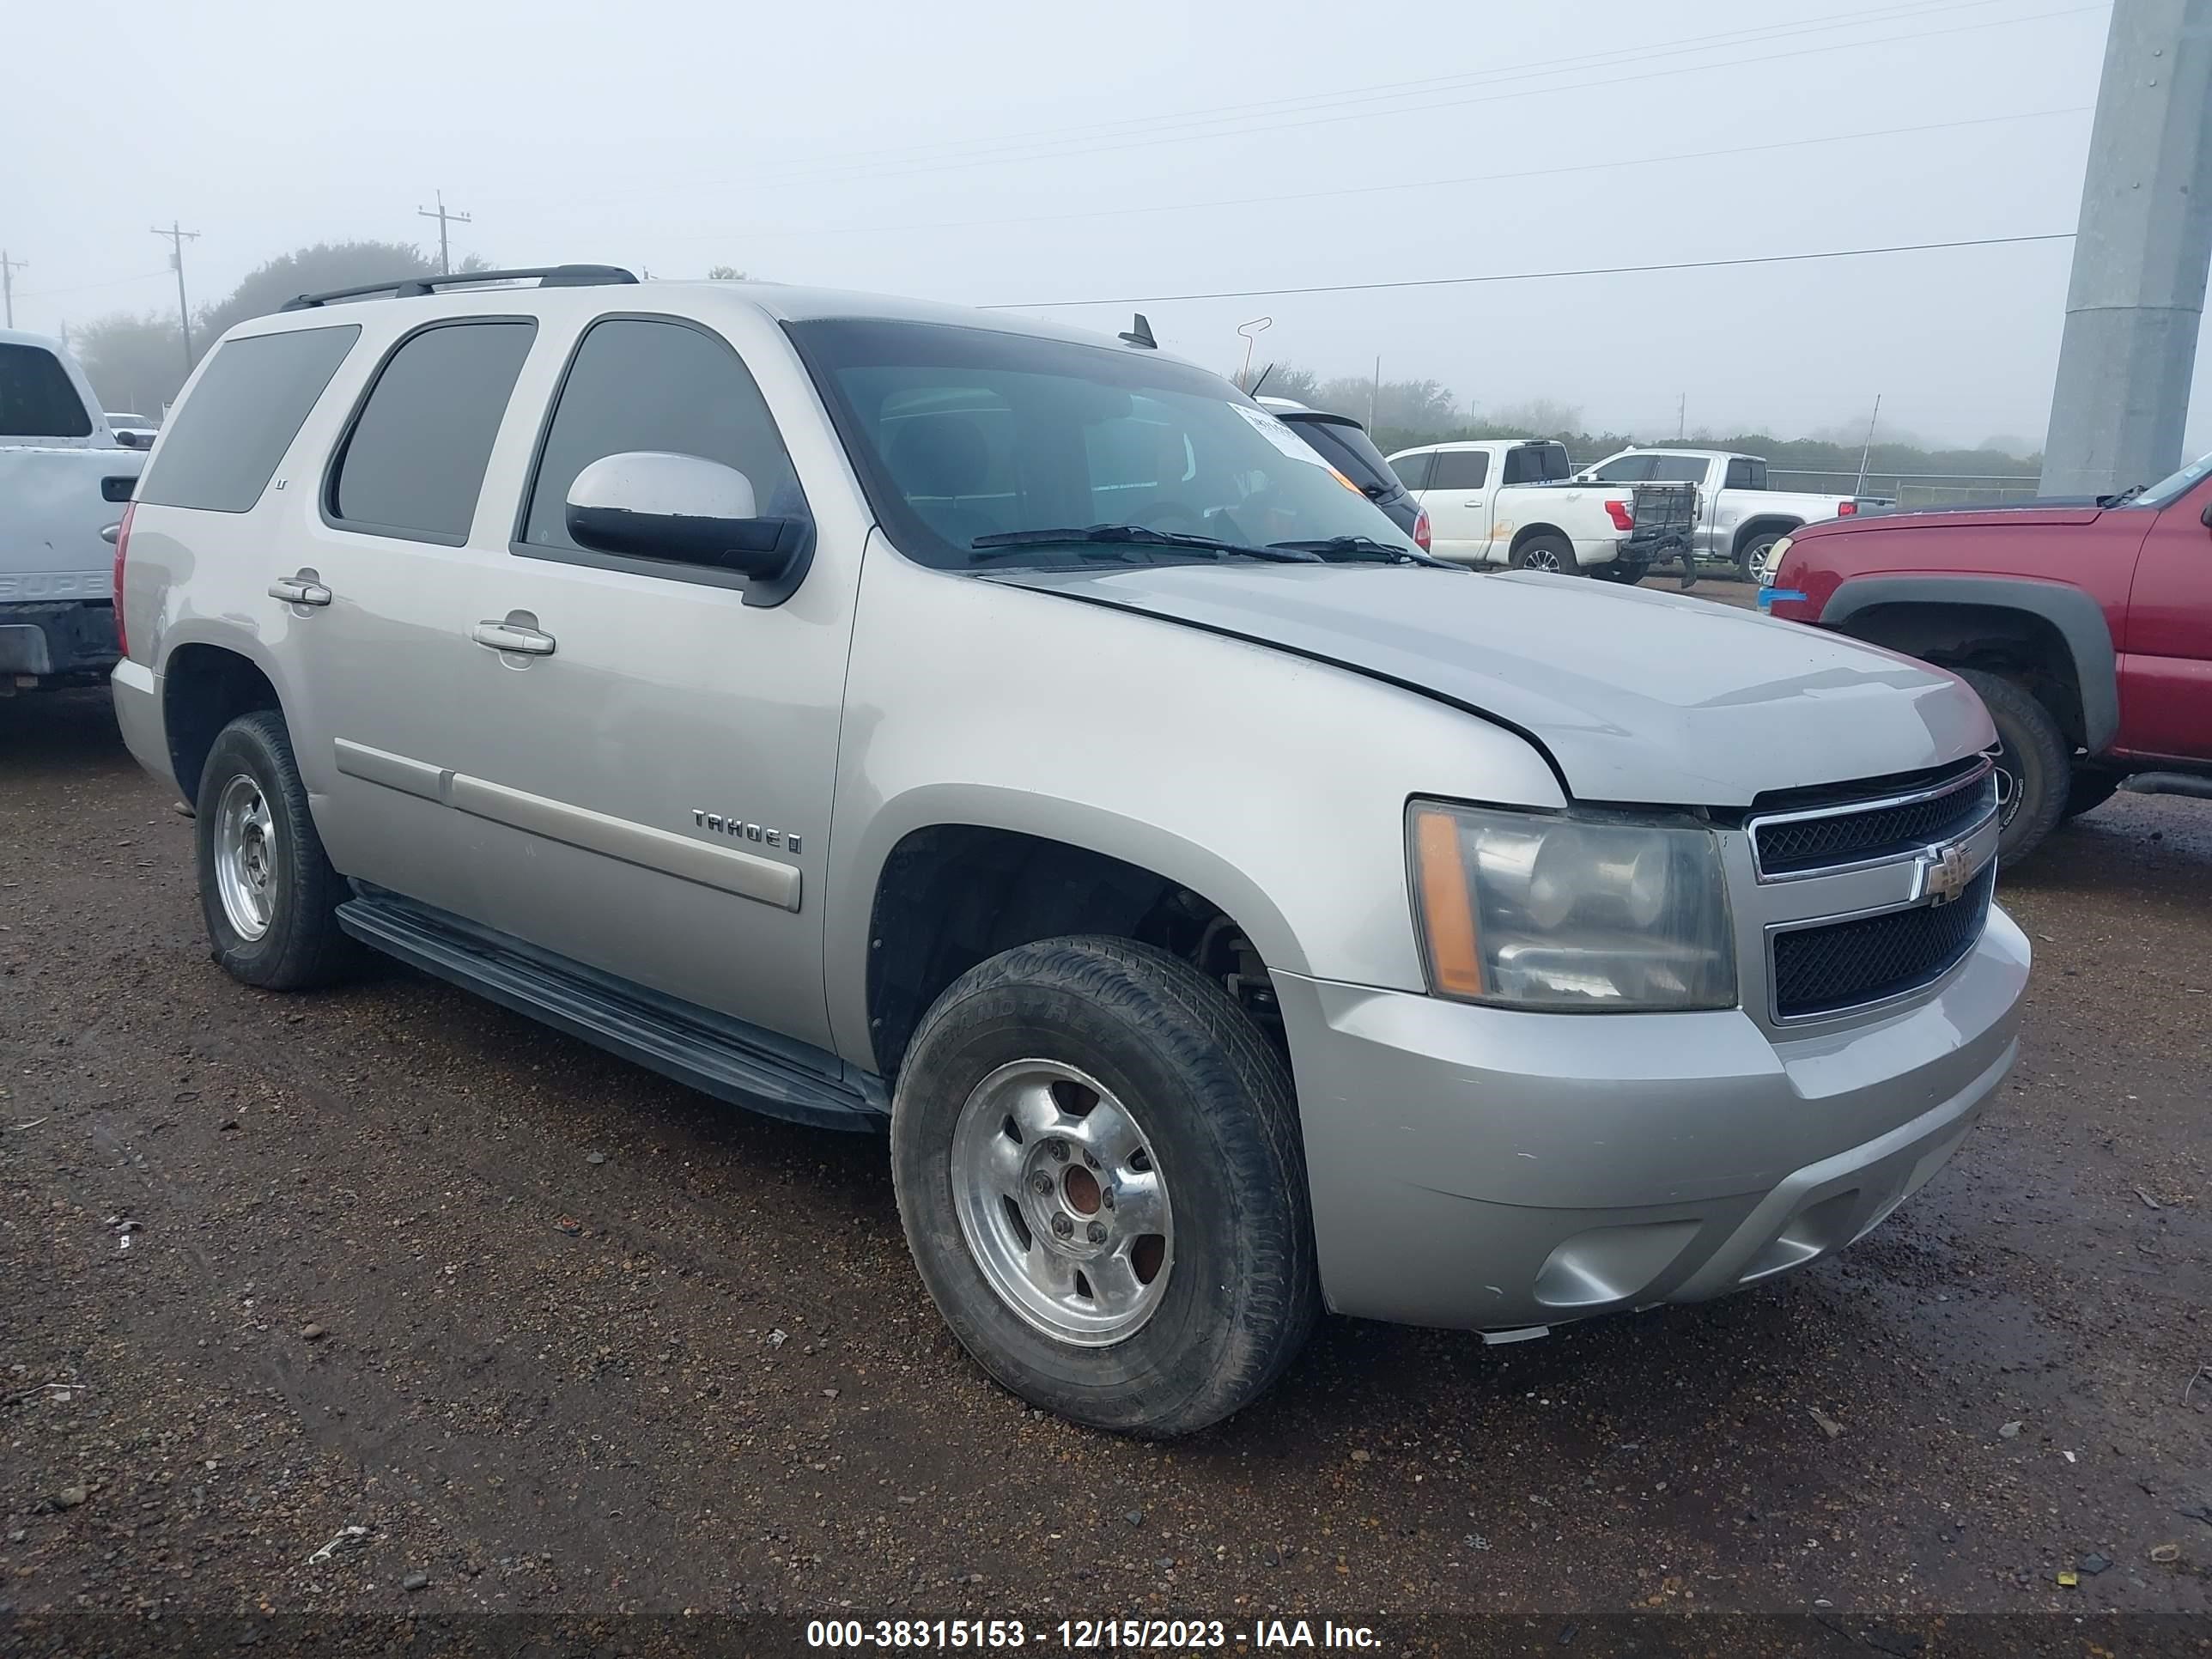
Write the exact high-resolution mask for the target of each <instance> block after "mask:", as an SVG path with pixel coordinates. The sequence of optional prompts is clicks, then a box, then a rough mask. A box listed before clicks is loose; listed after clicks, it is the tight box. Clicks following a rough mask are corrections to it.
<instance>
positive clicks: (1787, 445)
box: [1249, 363, 2042, 481]
mask: <svg viewBox="0 0 2212 1659" xmlns="http://www.w3.org/2000/svg"><path fill="white" fill-rule="evenodd" d="M1249 379H1250V380H1251V382H1252V385H1253V386H1254V387H1255V389H1256V392H1257V395H1259V396H1260V397H1262V398H1291V399H1293V400H1294V401H1296V402H1298V403H1302V404H1310V405H1311V406H1312V407H1313V408H1316V409H1325V410H1331V411H1333V412H1334V413H1336V414H1340V415H1350V416H1353V417H1354V418H1355V419H1357V420H1358V421H1359V422H1361V423H1362V424H1364V426H1366V428H1367V429H1368V432H1369V434H1370V435H1371V436H1372V437H1373V438H1374V440H1375V442H1376V446H1377V447H1379V448H1380V449H1381V450H1382V451H1383V453H1385V454H1386V455H1387V454H1389V453H1393V452H1394V451H1396V450H1401V449H1407V448H1410V447H1413V446H1414V445H1416V444H1431V443H1447V442H1450V441H1455V440H1458V439H1463V438H1553V439H1556V440H1558V441H1559V442H1561V443H1563V444H1565V446H1566V447H1567V453H1568V454H1570V455H1571V456H1572V457H1573V458H1574V459H1576V460H1577V462H1583V461H1595V460H1601V459H1603V458H1604V457H1606V456H1607V455H1610V454H1612V453H1614V452H1615V451H1616V450H1622V449H1627V448H1630V447H1633V446H1635V445H1638V444H1642V445H1647V446H1648V445H1659V444H1669V443H1674V442H1678V441H1679V442H1681V443H1684V444H1688V445H1694V446H1695V447H1698V448H1699V449H1734V450H1741V451H1744V452H1745V453H1748V454H1753V455H1763V456H1765V458H1766V461H1767V465H1768V466H1769V467H1770V468H1771V469H1772V470H1773V471H1777V472H1856V471H1857V470H1858V466H1859V455H1860V450H1861V448H1862V447H1863V446H1862V444H1861V442H1859V441H1852V440H1848V439H1845V438H1843V437H1841V436H1834V437H1828V436H1815V437H1802V438H1778V437H1776V436H1775V435H1772V434H1771V433H1765V432H1736V433H1718V432H1714V431H1712V430H1711V429H1709V428H1700V429H1699V430H1698V431H1696V432H1694V433H1692V434H1690V435H1687V436H1686V437H1684V438H1681V439H1680V440H1677V439H1676V438H1675V436H1674V434H1673V433H1671V432H1656V433H1655V432H1642V433H1638V432H1626V431H1613V430H1609V429H1608V430H1593V429H1591V428H1590V426H1589V422H1586V421H1585V420H1584V419H1583V411H1582V410H1579V409H1577V408H1576V407H1575V406H1574V405H1572V404H1564V403H1557V402H1553V401H1552V400H1550V399H1548V398H1534V399H1531V400H1529V401H1528V402H1525V403H1520V404H1502V405H1500V406H1498V408H1495V409H1491V410H1469V409H1468V408H1465V407H1463V406H1462V404H1460V402H1459V400H1458V399H1457V398H1455V397H1454V396H1453V394H1452V392H1451V391H1450V390H1449V388H1448V387H1446V386H1444V385H1443V383H1442V382H1440V381H1437V380H1382V381H1379V382H1378V381H1376V380H1370V379H1367V378H1364V377H1363V376H1360V375H1357V374H1350V375H1339V376H1336V377H1334V378H1331V379H1327V380H1324V379H1323V378H1322V376H1321V375H1319V374H1316V373H1315V372H1314V371H1313V370H1311V369H1309V368H1300V367H1298V366H1297V365H1296V364H1293V363H1276V364H1273V365H1272V366H1270V367H1269V368H1265V369H1255V371H1254V372H1253V373H1252V374H1251V375H1250V376H1249ZM2026 450H2027V445H2025V444H2022V443H2020V442H2018V441H2008V440H2003V439H1996V438H1992V439H1989V440H1986V441H1984V442H1983V443H1981V444H1978V445H1975V446H1973V447H1939V446H1936V445H1931V444H1929V443H1926V442H1924V441H1921V440H1918V439H1916V438H1913V437H1911V436H1910V435H1897V436H1893V437H1890V438H1882V437H1881V436H1880V435H1877V436H1876V441H1875V444H1874V447H1873V448H1872V449H1871V450H1870V451H1869V452H1868V453H1867V457H1866V463H1867V473H1868V477H1869V480H1870V481H1871V480H1872V479H1874V478H1875V477H1895V476H1896V475H1898V474H1900V473H1906V474H1909V473H1916V472H1924V473H1975V474H2022V475H2032V474H2033V473H2035V472H2037V471H2039V470H2040V469H2041V466H2042V456H2041V455H2040V454H2039V453H2023V452H2025V451H2026Z"/></svg>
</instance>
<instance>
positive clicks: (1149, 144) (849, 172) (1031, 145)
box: [564, 0, 2105, 206]
mask: <svg viewBox="0 0 2212 1659" xmlns="http://www.w3.org/2000/svg"><path fill="white" fill-rule="evenodd" d="M1987 3H1992V0H1952V3H1950V4H1947V5H1936V6H1918V7H1914V8H1911V10H1910V12H1909V14H1908V15H1911V16H1914V17H1919V16H1924V15H1929V14H1930V13H1936V12H1942V11H1948V10H1955V9H1963V8H1965V7H1969V6H1975V5H1982V4H1987ZM2103 9H2105V8H2104V6H2103V5H2102V4H2100V3H2099V4H2087V5H2075V6H2067V7H2062V8H2060V9H2057V10H2054V11H2043V12H2034V13H2031V14H2028V15H2025V16H2019V17H2001V18H1991V19H1986V20H1984V21H1978V22H1972V23H1960V24H1954V25H1953V26H1951V27H1948V28H1940V29H1915V30H1911V31H1908V32H1907V33H1902V34H1888V35H1877V36H1875V37H1872V38H1870V39H1868V40H1839V41H1832V42H1827V43H1825V44H1823V45H1820V46H1800V47H1796V48H1793V49H1791V50H1790V51H1787V52H1766V53H1761V54H1759V55H1756V56H1752V57H1743V58H1724V59H1721V60H1719V61H1717V62H1713V63H1709V64H1674V65H1672V66H1669V67H1667V68H1662V69H1656V70H1648V71H1645V72H1643V73H1639V74H1633V75H1621V76H1612V77H1609V78H1606V79H1598V80H1579V81H1571V82H1562V83H1560V84H1559V85H1556V86H1548V87H1528V88H1518V89H1516V90H1511V91H1504V92H1487V93H1484V94H1480V95H1477V96H1473V97H1452V98H1443V99H1440V100H1434V99H1432V100H1431V101H1426V102H1408V101H1403V100H1401V101H1399V102H1397V103H1395V104H1394V105H1392V106H1389V107H1386V108H1383V109H1377V110H1366V109H1360V110H1352V111H1349V112H1340V113H1335V114H1325V115H1317V116H1314V117H1312V118H1310V119H1304V120H1272V119H1269V120H1261V121H1258V122H1255V123H1253V124H1250V125H1221V124H1222V123H1223V122H1225V121H1228V120H1231V119H1232V118H1231V117H1229V116H1225V115H1218V114H1217V115H1211V116H1197V117H1170V118H1167V119H1166V120H1165V121H1164V122H1154V123H1152V124H1151V125H1152V128H1153V129H1154V136H1151V137H1131V138H1127V139H1125V140H1122V141H1121V142H1115V143H1083V144H1080V145H1079V147H1078V148H1076V149H1036V145H1039V144H1054V145H1065V144H1069V143H1077V140H1076V139H1075V138H1074V137H1049V136H1046V137H1032V138H1028V139H1020V138H1009V139H996V140H975V141H970V142H974V143H981V144H986V145H988V146H992V147H994V148H995V149H999V150H1002V151H1006V152H1008V153H1003V154H994V153H990V151H989V150H985V151H983V152H980V153H978V154H976V155H968V156H961V157H955V158H952V159H949V160H944V161H922V162H920V163H919V164H917V165H914V166H884V165H877V164H863V163H859V162H847V163H836V162H829V163H817V164H815V165H812V166H805V167H794V168H789V169H786V170H785V171H782V172H780V173H778V172H771V173H758V174H754V175H751V176H750V177H746V178H742V179H708V180H694V181H692V182H690V183H686V184H680V185H668V186H666V187H665V188H661V189H657V190H651V191H629V192H627V193H626V194H625V195H623V196H622V197H605V198H601V199H603V200H605V201H621V202H630V201H635V200H637V199H640V198H641V197H653V196H662V195H671V194H694V193H696V192H698V191H705V190H714V189H731V188H743V187H744V186H746V185H759V184H775V183H782V182H789V181H796V180H803V179H811V178H817V177H821V176H823V175H829V174H838V175H843V176H844V177H846V178H849V179H858V178H886V179H896V178H908V177H912V176H914V175H916V174H920V173H944V172H957V171H963V170H966V169H968V168H971V167H994V166H1003V165H1007V164H1012V163H1018V162H1024V161H1057V160H1066V159H1073V158H1076V157H1088V156H1091V155H1105V154H1110V153H1113V152H1116V151H1121V150H1129V149H1152V148H1157V147H1158V146H1160V145H1163V144H1177V143H1200V142H1203V141H1205V140H1207V139H1213V138H1226V137H1244V136H1248V135H1250V134H1255V133H1261V132H1274V131H1293V130H1296V129H1298V128H1302V127H1312V126H1327V125H1336V124H1339V123H1341V122H1345V121H1358V120H1367V119H1371V118H1381V117H1383V116H1395V115H1407V114H1417V113H1420V112H1427V111H1433V110H1443V109H1458V108H1464V107H1466V106H1469V105H1474V104H1486V103H1497V102H1503V101H1506V100H1513V99H1521V98H1534V97H1542V96H1545V95H1547V94H1551V93H1557V92H1569V91H1587V90H1589V89H1591V88H1605V87H1617V86H1626V85H1631V84H1634V83H1637V82H1644V81H1653V80H1660V79H1663V78H1666V77H1668V76H1676V75H1686V74H1694V73H1698V72H1700V71H1704V70H1726V69H1739V68H1745V67H1748V66H1750V65H1753V64H1768V63H1776V62H1780V61H1782V60H1784V59H1787V58H1804V57H1809V56H1813V55H1815V54H1818V53H1823V52H1848V51H1852V50H1856V49H1857V48H1859V47H1863V46H1888V45H1894V44H1898V43H1899V42H1907V43H1917V42H1919V41H1923V40H1933V39H1936V38H1937V37H1940V36H1943V35H1949V34H1960V33H1971V32H1973V31H1977V30H1981V29H1990V28H2001V27H2009V26H2011V25H2014V24H2019V23H2034V22H2042V21H2048V20H2050V19H2052V18H2057V17H2066V16H2072V15H2076V14H2078V13H2083V12H2092V11H2101V10H2103ZM1864 16H1866V17H1871V18H1874V19H1875V21H1899V20H1895V19H1890V18H1883V17H1881V16H1879V15H1876V14H1865V15H1864ZM1853 21H1858V19H1857V18H1856V17H1855V18H1853V19H1847V20H1846V21H1844V22H1841V23H1829V24H1810V25H1806V26H1802V27H1795V28H1793V29H1791V30H1790V31H1789V32H1787V33H1770V34H1769V36H1768V38H1769V39H1770V40H1784V39H1791V38H1796V37H1798V36H1802V35H1808V34H1813V33H1825V32H1829V31H1832V29H1834V28H1838V27H1849V26H1850V25H1851V23H1852V22H1853ZM1735 33H1739V34H1740V33H1744V31H1740V30H1739V31H1735ZM1734 44H1736V45H1746V46H1749V45H1758V44H1760V42H1759V41H1756V40H1740V41H1736V42H1735V43H1734ZM1724 49H1725V45H1723V46H1718V47H1716V46H1705V45H1700V44H1699V43H1697V42H1690V43H1684V44H1679V45H1676V46H1668V47H1654V48H1649V49H1634V50H1631V49H1622V50H1621V51H1620V52H1613V53H1612V54H1609V56H1610V57H1611V58H1613V59H1615V60H1619V59H1621V58H1626V59H1628V60H1629V61H1632V62H1635V63H1642V62H1644V61H1647V60H1649V59H1650V58H1663V57H1668V56H1677V55H1680V54H1682V53H1686V52H1696V51H1711V50H1724ZM1607 56H1608V55H1607V54H1590V55H1585V56H1583V57H1578V58H1557V59H1550V60H1546V63H1545V64H1540V65H1535V66H1523V67H1516V68H1507V69H1500V70H1482V71H1477V72H1476V73H1478V74H1480V75H1482V76H1487V77H1488V78H1489V79H1491V80H1492V81H1504V80H1512V79H1528V78H1533V77H1538V76H1545V75H1557V74H1560V73H1564V72H1565V71H1564V70H1557V69H1553V68H1550V67H1548V65H1549V64H1567V65H1571V66H1583V67H1589V66H1592V65H1595V66H1598V67H1609V66H1612V65H1609V64H1606V63H1604V62H1603V61H1601V60H1602V59H1603V58H1605V57H1607ZM1456 78H1458V79H1460V80H1461V81H1462V82H1464V81H1465V80H1466V79H1467V78H1468V77H1465V76H1462V77H1456ZM1428 84H1429V83H1426V82H1405V83H1402V85H1403V86H1408V87H1415V88H1419V87H1423V86H1426V85H1428ZM1450 89H1451V88H1443V87H1437V88H1431V91H1445V90H1450ZM1400 90H1401V88H1389V87H1385V88H1377V89H1376V90H1375V91H1374V92H1372V93H1362V94H1317V95H1316V99H1317V100H1321V101H1316V100H1308V101H1307V105H1306V106H1305V108H1328V107H1330V104H1329V103H1328V101H1326V100H1328V99H1331V98H1334V99H1335V100H1337V101H1338V102H1343V101H1346V100H1347V99H1349V100H1352V101H1373V100H1376V99H1378V98H1381V97H1383V96H1384V95H1386V94H1396V93H1397V92H1399V91H1400ZM1413 95H1414V96H1415V97H1420V96H1423V95H1425V94H1418V93H1417V94H1413ZM1305 108H1293V109H1291V110H1288V111H1286V112H1285V113H1290V114H1301V113H1304V112H1305ZM1206 125H1217V126H1221V130H1220V131H1212V132H1206V131H1190V132H1177V131H1173V129H1175V128H1176V127H1191V126H1206ZM1078 131H1081V130H1080V129H1079V130H1078ZM1013 152H1027V153H1013ZM888 153H891V154H899V153H901V152H888ZM564 200H567V198H564ZM568 205H571V206H586V205H591V204H590V203H586V202H574V201H569V202H568Z"/></svg>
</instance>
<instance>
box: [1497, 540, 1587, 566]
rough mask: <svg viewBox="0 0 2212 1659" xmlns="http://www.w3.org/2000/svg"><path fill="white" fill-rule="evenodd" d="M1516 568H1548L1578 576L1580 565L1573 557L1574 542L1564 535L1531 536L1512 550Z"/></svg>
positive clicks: (1513, 562)
mask: <svg viewBox="0 0 2212 1659" xmlns="http://www.w3.org/2000/svg"><path fill="white" fill-rule="evenodd" d="M1512 564H1513V568H1515V569H1516V570H1549V571H1551V572H1553V574H1557V575H1561V576H1579V575H1581V574H1583V568H1582V565H1581V564H1580V563H1579V562H1577V560H1576V558H1575V544H1573V543H1572V542H1571V541H1569V540H1568V539H1567V538H1565V536H1554V535H1549V534H1546V535H1541V536H1531V537H1529V538H1528V540H1527V541H1525V542H1522V544H1520V545H1519V546H1518V547H1516V548H1515V549H1514V550H1513V559H1512Z"/></svg>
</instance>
